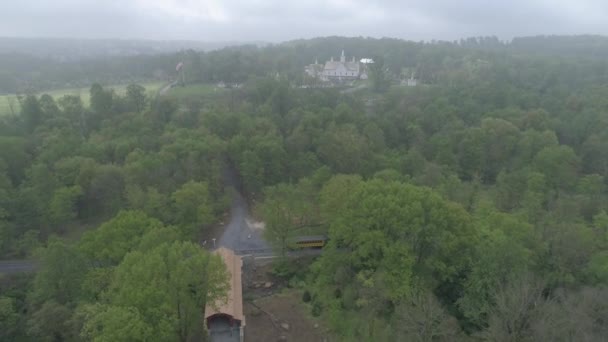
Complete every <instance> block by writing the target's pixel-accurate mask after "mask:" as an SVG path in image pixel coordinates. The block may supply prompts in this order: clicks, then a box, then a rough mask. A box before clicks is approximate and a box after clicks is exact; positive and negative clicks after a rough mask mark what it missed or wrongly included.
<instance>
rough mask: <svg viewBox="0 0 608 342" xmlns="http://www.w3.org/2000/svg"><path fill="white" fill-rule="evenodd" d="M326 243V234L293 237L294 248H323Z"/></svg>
mask: <svg viewBox="0 0 608 342" xmlns="http://www.w3.org/2000/svg"><path fill="white" fill-rule="evenodd" d="M326 243H327V236H325V235H314V236H298V237H297V238H295V239H294V243H293V246H294V248H296V249H305V248H323V246H325V244H326Z"/></svg>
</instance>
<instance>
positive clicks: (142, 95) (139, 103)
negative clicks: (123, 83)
mask: <svg viewBox="0 0 608 342" xmlns="http://www.w3.org/2000/svg"><path fill="white" fill-rule="evenodd" d="M126 100H127V102H128V104H129V106H130V108H131V109H132V110H133V111H135V112H141V111H143V110H144V108H145V107H146V88H144V87H142V86H141V85H139V84H130V85H128V86H127V97H126Z"/></svg>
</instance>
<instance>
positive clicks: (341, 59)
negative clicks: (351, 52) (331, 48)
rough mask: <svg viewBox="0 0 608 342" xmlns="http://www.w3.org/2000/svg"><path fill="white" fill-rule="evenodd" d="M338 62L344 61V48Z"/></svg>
mask: <svg viewBox="0 0 608 342" xmlns="http://www.w3.org/2000/svg"><path fill="white" fill-rule="evenodd" d="M340 62H342V63H345V62H346V57H345V56H344V50H342V56H340Z"/></svg>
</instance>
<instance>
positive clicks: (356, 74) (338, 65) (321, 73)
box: [305, 50, 367, 82]
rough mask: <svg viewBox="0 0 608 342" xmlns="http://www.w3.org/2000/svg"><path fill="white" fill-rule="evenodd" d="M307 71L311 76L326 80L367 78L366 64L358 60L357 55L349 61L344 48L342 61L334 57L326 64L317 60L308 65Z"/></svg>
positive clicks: (342, 80)
mask: <svg viewBox="0 0 608 342" xmlns="http://www.w3.org/2000/svg"><path fill="white" fill-rule="evenodd" d="M305 72H306V74H307V75H309V76H310V77H313V78H317V79H320V80H321V81H324V82H329V81H332V82H346V81H354V80H358V79H367V72H366V68H365V66H364V65H362V63H360V62H358V61H356V60H355V57H353V59H352V61H349V62H347V61H346V57H345V56H344V50H342V56H340V61H335V60H334V58H333V57H332V58H331V60H330V61H327V62H325V65H323V64H319V63H318V61H315V63H314V64H311V65H308V66H306V68H305Z"/></svg>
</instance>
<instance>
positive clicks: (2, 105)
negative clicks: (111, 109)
mask: <svg viewBox="0 0 608 342" xmlns="http://www.w3.org/2000/svg"><path fill="white" fill-rule="evenodd" d="M141 85H142V86H144V87H145V88H146V91H147V93H148V95H149V96H155V95H156V92H157V91H158V90H159V89H160V88H161V87H162V86H163V85H164V84H163V83H161V82H149V83H141ZM105 88H111V89H114V91H115V92H116V93H117V94H121V95H123V94H124V93H125V92H126V91H127V85H126V84H120V85H113V86H107V87H105ZM42 94H49V95H51V96H52V97H53V98H54V99H55V100H57V99H59V98H61V97H62V96H64V95H80V98H81V99H82V102H83V103H84V104H85V106H88V105H89V88H88V87H86V88H71V89H57V90H49V91H43V92H40V93H38V95H42ZM10 98H12V99H13V105H14V107H13V109H14V110H15V112H19V102H18V101H17V98H16V96H15V95H0V115H7V114H10V113H11V110H10V106H9V101H10Z"/></svg>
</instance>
